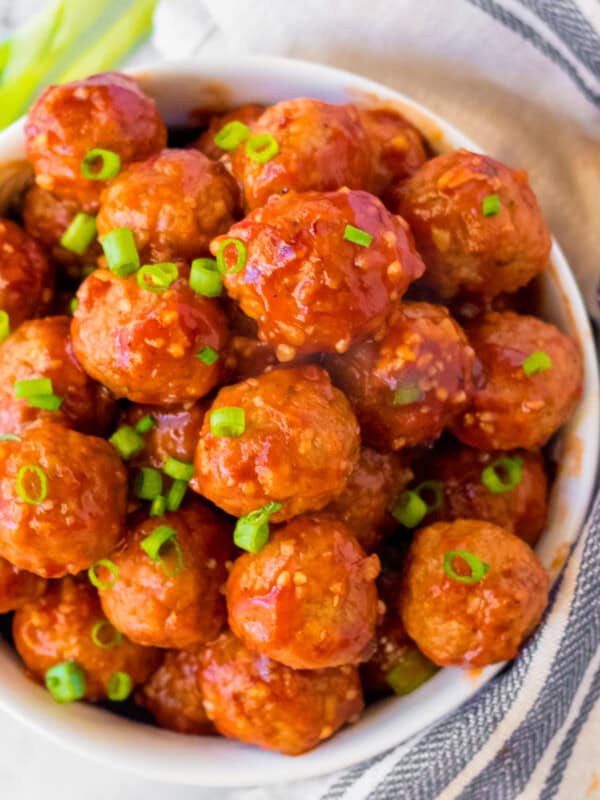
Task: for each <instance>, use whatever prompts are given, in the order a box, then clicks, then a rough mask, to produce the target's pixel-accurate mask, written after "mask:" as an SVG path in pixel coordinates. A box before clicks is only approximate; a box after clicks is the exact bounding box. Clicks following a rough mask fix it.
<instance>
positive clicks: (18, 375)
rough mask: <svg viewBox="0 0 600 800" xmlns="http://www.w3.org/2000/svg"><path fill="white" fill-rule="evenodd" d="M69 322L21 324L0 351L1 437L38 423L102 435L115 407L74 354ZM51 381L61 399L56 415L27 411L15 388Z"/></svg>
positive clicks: (31, 408) (51, 319) (61, 319)
mask: <svg viewBox="0 0 600 800" xmlns="http://www.w3.org/2000/svg"><path fill="white" fill-rule="evenodd" d="M70 326H71V321H70V319H69V318H68V317H45V318H44V319H36V320H30V321H28V322H24V323H23V325H21V327H20V328H19V329H18V330H17V331H15V333H13V335H12V336H11V337H10V338H9V339H8V340H7V341H6V342H5V343H4V344H3V345H2V347H0V433H3V434H6V433H18V432H19V431H20V430H21V429H22V428H23V427H24V426H25V425H27V424H29V423H30V422H32V421H33V420H36V419H40V418H43V419H47V420H48V421H55V422H64V423H66V424H67V425H68V426H70V427H73V428H76V429H77V430H80V431H82V432H83V433H92V432H101V431H106V430H107V428H108V427H109V426H110V425H111V423H112V421H113V419H114V417H115V414H116V404H115V401H114V398H113V396H112V394H111V393H110V392H109V390H108V389H106V387H104V386H101V385H100V384H99V383H96V382H95V381H93V380H92V379H91V378H89V377H88V376H87V375H86V373H85V372H84V371H83V369H82V368H81V366H80V364H79V362H78V361H77V359H76V358H75V356H74V354H73V347H72V343H71V337H70V335H69V331H70ZM35 378H49V379H50V380H51V381H52V391H53V392H54V394H55V395H57V396H58V397H61V398H62V403H61V406H60V408H59V409H58V410H57V411H49V410H44V409H41V408H37V407H35V406H31V405H29V401H28V400H27V399H20V398H18V397H16V394H15V382H16V381H21V380H25V381H27V380H33V379H35Z"/></svg>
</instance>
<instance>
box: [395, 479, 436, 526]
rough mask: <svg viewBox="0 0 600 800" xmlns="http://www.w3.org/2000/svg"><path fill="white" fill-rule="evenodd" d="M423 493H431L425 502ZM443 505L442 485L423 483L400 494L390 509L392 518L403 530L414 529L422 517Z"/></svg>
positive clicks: (434, 482)
mask: <svg viewBox="0 0 600 800" xmlns="http://www.w3.org/2000/svg"><path fill="white" fill-rule="evenodd" d="M424 492H433V500H432V501H431V502H427V500H425V499H424V498H423V493H424ZM443 505H444V485H443V484H442V483H441V482H440V481H423V483H420V484H419V485H418V486H417V487H416V488H415V489H411V490H408V491H406V492H402V494H401V495H400V497H399V498H398V499H397V500H396V502H395V503H394V505H393V507H392V516H393V517H394V519H396V520H397V521H398V522H399V523H400V524H401V525H404V527H405V528H416V527H417V525H418V524H419V523H420V522H421V520H422V519H423V517H425V516H426V515H427V514H429V513H430V512H431V511H435V510H436V509H438V508H441V507H442V506H443Z"/></svg>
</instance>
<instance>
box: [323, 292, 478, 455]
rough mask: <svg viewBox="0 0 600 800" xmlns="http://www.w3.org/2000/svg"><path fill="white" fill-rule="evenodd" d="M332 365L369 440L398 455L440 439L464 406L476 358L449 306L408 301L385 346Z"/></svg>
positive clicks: (359, 350) (373, 345)
mask: <svg viewBox="0 0 600 800" xmlns="http://www.w3.org/2000/svg"><path fill="white" fill-rule="evenodd" d="M326 365H327V368H328V369H329V372H330V373H331V376H332V380H333V382H334V383H335V384H336V385H337V386H339V387H340V389H342V391H344V392H345V393H346V395H347V396H348V398H349V400H350V403H351V405H352V407H353V408H354V411H355V413H356V416H357V417H358V421H359V423H360V427H361V433H362V436H363V440H364V441H365V442H367V443H368V444H370V445H372V446H373V447H377V448H379V449H382V450H399V449H400V448H402V447H407V446H411V445H416V444H422V443H428V442H432V441H434V440H435V439H437V438H438V436H439V435H440V434H441V433H442V431H443V430H444V428H445V427H446V426H447V425H448V424H449V423H450V422H452V420H453V419H455V418H456V417H457V415H458V414H459V413H460V411H461V409H463V408H464V407H465V405H466V403H467V400H468V398H469V396H470V394H471V391H472V370H473V366H474V355H473V349H472V348H471V346H470V345H469V343H468V341H467V338H466V336H465V334H464V332H463V330H462V329H461V328H460V326H459V325H458V323H457V322H455V321H454V320H453V319H452V317H451V316H450V315H449V314H448V311H447V310H446V309H445V308H444V307H443V306H435V305H431V304H429V303H403V304H402V305H401V306H399V307H398V308H397V309H396V311H395V312H394V314H393V315H392V317H391V318H390V324H389V329H388V332H387V333H386V335H385V336H384V337H383V339H381V341H379V342H377V341H374V340H368V341H366V342H363V343H361V344H358V345H356V346H355V347H354V348H352V350H350V352H348V353H346V354H344V355H341V356H329V357H328V358H327V360H326Z"/></svg>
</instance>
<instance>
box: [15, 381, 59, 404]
mask: <svg viewBox="0 0 600 800" xmlns="http://www.w3.org/2000/svg"><path fill="white" fill-rule="evenodd" d="M53 391H54V389H53V387H52V381H51V380H50V378H31V379H30V380H23V381H15V397H18V398H19V399H21V400H25V399H27V398H28V397H33V396H36V395H37V396H38V397H39V396H41V395H51V394H52V392H53Z"/></svg>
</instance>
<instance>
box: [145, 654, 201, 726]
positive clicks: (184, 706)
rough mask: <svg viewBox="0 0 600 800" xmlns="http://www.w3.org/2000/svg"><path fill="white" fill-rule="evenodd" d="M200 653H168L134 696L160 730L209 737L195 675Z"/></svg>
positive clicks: (199, 663) (198, 684)
mask: <svg viewBox="0 0 600 800" xmlns="http://www.w3.org/2000/svg"><path fill="white" fill-rule="evenodd" d="M202 654H203V650H200V649H192V650H169V651H168V652H167V654H166V655H165V659H164V661H163V662H162V664H161V666H160V667H159V668H158V669H157V670H156V672H155V673H154V674H153V675H151V676H150V678H149V680H148V681H147V682H146V683H145V684H144V685H143V686H142V688H141V689H140V690H139V692H138V693H137V695H136V698H135V699H136V702H137V703H139V704H140V705H142V706H144V707H145V708H147V709H148V711H150V712H151V713H152V714H153V716H154V719H155V720H156V722H157V723H158V724H159V725H160V727H161V728H167V729H168V730H171V731H177V733H188V734H196V735H202V734H210V733H213V731H214V728H213V725H212V723H211V722H210V720H209V719H208V717H207V716H206V711H205V710H204V703H203V698H202V691H201V688H200V681H199V680H198V673H199V671H200V666H201V662H202Z"/></svg>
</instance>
